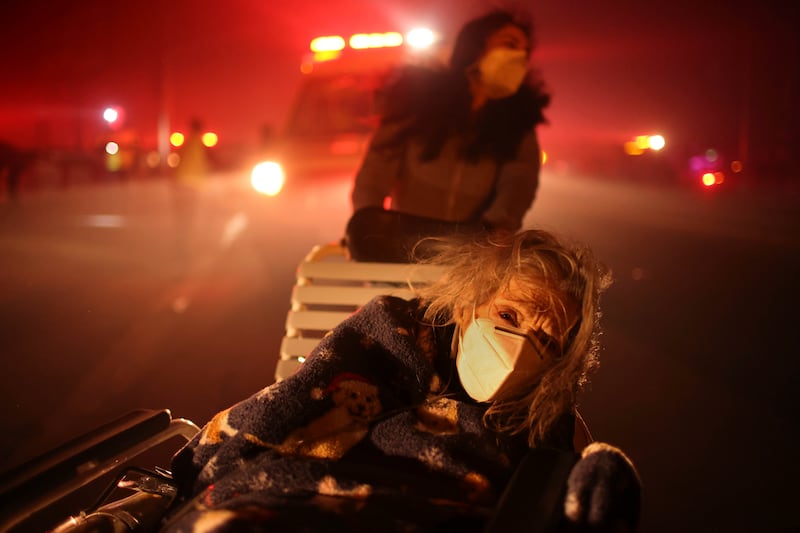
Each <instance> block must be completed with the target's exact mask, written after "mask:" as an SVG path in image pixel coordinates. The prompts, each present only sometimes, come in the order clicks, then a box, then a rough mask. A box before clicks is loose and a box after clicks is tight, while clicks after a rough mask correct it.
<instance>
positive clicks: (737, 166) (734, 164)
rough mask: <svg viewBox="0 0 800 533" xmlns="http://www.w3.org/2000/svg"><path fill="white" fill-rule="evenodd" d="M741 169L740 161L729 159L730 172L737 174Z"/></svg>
mask: <svg viewBox="0 0 800 533" xmlns="http://www.w3.org/2000/svg"><path fill="white" fill-rule="evenodd" d="M742 169H743V166H742V162H741V161H731V172H733V173H734V174H738V173H739V172H741V171H742Z"/></svg>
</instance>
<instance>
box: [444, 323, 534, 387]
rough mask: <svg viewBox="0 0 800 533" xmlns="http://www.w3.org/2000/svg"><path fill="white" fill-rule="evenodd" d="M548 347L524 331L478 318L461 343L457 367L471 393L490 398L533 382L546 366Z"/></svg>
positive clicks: (462, 383)
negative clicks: (545, 347)
mask: <svg viewBox="0 0 800 533" xmlns="http://www.w3.org/2000/svg"><path fill="white" fill-rule="evenodd" d="M546 357H547V356H546V355H545V349H544V348H543V347H542V346H541V344H540V343H539V342H538V341H537V340H534V338H532V337H531V336H530V335H526V334H525V332H524V331H521V330H516V329H514V328H508V327H505V326H498V325H496V324H495V323H494V322H492V321H491V320H489V319H488V318H476V317H475V313H474V311H473V315H472V322H471V323H470V325H469V326H467V328H466V331H464V334H463V335H462V336H461V339H460V342H459V343H458V355H457V356H456V370H457V371H458V377H459V379H460V380H461V385H462V386H463V387H464V390H465V391H466V392H467V394H469V395H470V397H471V398H472V399H474V400H477V401H479V402H488V401H492V400H494V399H497V398H499V397H502V396H503V395H505V394H506V393H508V392H513V391H515V390H516V389H518V388H520V387H521V386H524V385H527V384H533V383H534V382H535V380H536V378H538V377H539V375H540V374H541V373H542V372H544V370H545V369H546V365H545V361H546Z"/></svg>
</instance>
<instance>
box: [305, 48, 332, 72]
mask: <svg viewBox="0 0 800 533" xmlns="http://www.w3.org/2000/svg"><path fill="white" fill-rule="evenodd" d="M340 55H342V52H341V51H340V50H330V51H328V52H316V53H315V54H314V61H315V62H317V63H324V62H325V61H333V60H334V59H336V58H337V57H339V56H340ZM312 68H314V67H313V66H311V68H309V69H308V72H311V69H312ZM300 70H301V71H303V67H300ZM308 72H306V74H308Z"/></svg>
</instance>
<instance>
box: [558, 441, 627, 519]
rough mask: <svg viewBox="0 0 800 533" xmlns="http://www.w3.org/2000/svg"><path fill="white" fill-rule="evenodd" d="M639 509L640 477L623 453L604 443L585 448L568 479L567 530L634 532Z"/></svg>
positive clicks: (565, 505) (566, 502) (565, 508)
mask: <svg viewBox="0 0 800 533" xmlns="http://www.w3.org/2000/svg"><path fill="white" fill-rule="evenodd" d="M640 508H641V481H640V479H639V474H638V473H637V472H636V468H635V467H634V466H633V462H632V461H631V460H630V459H629V458H628V457H627V456H626V455H625V454H624V453H623V452H622V450H620V449H619V448H616V447H614V446H611V445H610V444H606V443H603V442H593V443H591V444H589V445H588V446H587V447H586V448H584V450H583V452H582V453H581V459H580V460H578V462H577V463H576V464H575V466H573V467H572V470H571V471H570V474H569V478H568V479H567V497H566V500H565V501H564V514H565V515H566V517H567V522H568V524H569V525H568V530H573V529H575V530H580V531H614V532H632V531H636V528H637V526H638V522H639V514H640Z"/></svg>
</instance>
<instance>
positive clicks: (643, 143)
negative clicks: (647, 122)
mask: <svg viewBox="0 0 800 533" xmlns="http://www.w3.org/2000/svg"><path fill="white" fill-rule="evenodd" d="M649 139H650V137H649V136H648V135H637V136H636V139H635V140H634V141H633V142H634V143H636V147H637V148H638V149H639V150H647V149H648V148H650V140H649Z"/></svg>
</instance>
